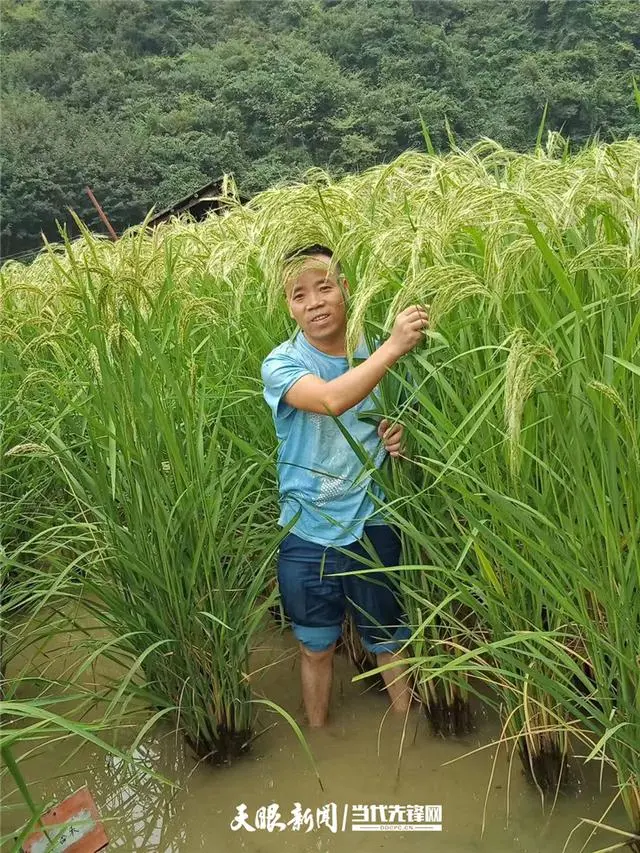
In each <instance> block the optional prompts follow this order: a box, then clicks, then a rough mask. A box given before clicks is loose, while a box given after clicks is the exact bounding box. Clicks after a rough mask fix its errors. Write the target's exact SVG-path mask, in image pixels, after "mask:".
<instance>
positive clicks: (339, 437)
mask: <svg viewBox="0 0 640 853" xmlns="http://www.w3.org/2000/svg"><path fill="white" fill-rule="evenodd" d="M288 262H289V263H288V269H289V275H288V277H287V280H286V282H285V292H286V299H287V304H288V308H289V313H290V315H291V317H292V318H293V319H294V320H295V321H296V323H297V325H298V327H299V332H298V334H297V335H296V336H295V338H294V339H293V340H290V341H287V342H285V343H283V344H280V346H278V347H276V348H275V349H274V350H273V351H272V352H271V353H270V355H269V356H268V357H267V358H266V359H265V361H264V363H263V365H262V379H263V382H264V396H265V399H266V401H267V403H268V404H269V406H270V408H271V410H272V413H273V417H274V422H275V428H276V434H277V438H278V442H279V449H278V479H279V490H280V501H281V515H280V524H281V525H282V526H285V525H287V524H289V523H291V522H293V526H292V528H291V532H290V533H289V534H288V535H287V536H286V537H285V539H284V540H283V542H282V545H281V547H280V555H279V562H278V584H279V587H280V595H281V598H282V604H283V609H284V611H285V613H286V614H287V616H288V618H289V619H290V620H291V623H292V627H293V632H294V635H295V637H296V639H297V640H298V642H299V644H300V650H301V663H300V666H301V676H302V695H303V701H304V706H305V711H306V714H307V718H308V721H309V725H310V726H314V727H315V726H322V725H324V723H325V721H326V718H327V712H328V708H329V699H330V695H331V682H332V674H333V654H334V650H335V644H336V641H337V639H338V637H339V636H340V631H341V626H342V622H343V618H344V615H345V608H346V607H350V608H351V610H352V612H353V614H354V616H355V622H356V626H357V628H358V631H359V633H360V636H361V638H362V641H363V644H364V646H365V648H367V649H368V650H369V651H371V652H373V653H374V654H375V655H376V657H377V662H378V665H379V666H383V665H385V664H393V666H391V667H390V668H389V669H387V670H385V671H384V672H383V677H384V681H385V685H386V688H387V692H388V694H389V698H390V701H391V704H392V707H393V709H394V710H396V711H398V712H406V711H407V709H408V707H409V704H410V701H411V691H410V689H409V685H408V681H407V678H406V675H405V672H404V667H403V665H402V662H401V659H400V658H399V657H398V656H397V652H398V650H399V648H400V646H401V645H402V642H403V640H405V639H406V638H407V636H408V633H407V628H406V627H405V626H404V625H403V614H402V608H401V606H400V604H399V602H398V600H397V598H396V596H395V594H394V592H393V589H392V585H391V582H390V579H389V577H388V575H387V574H386V573H385V572H384V570H383V569H380V570H378V571H376V570H375V568H377V567H381V566H382V567H384V566H395V565H398V562H399V557H400V541H399V537H398V535H397V533H396V532H395V531H394V530H393V529H392V528H391V527H390V526H388V525H387V524H386V523H385V521H384V518H383V517H381V516H380V515H379V513H378V512H376V505H375V504H374V500H373V498H372V493H373V494H375V495H377V496H378V497H379V498H380V499H381V500H382V499H383V495H382V494H381V492H380V490H379V489H378V487H377V486H376V485H375V484H372V483H371V478H370V476H363V466H362V463H361V461H360V460H359V458H358V455H357V454H356V453H355V452H354V450H353V448H352V447H351V445H350V444H349V442H348V441H347V439H346V438H345V436H344V434H343V432H342V431H341V429H340V427H339V426H338V424H337V423H336V419H337V418H339V420H340V422H341V424H342V427H343V429H344V430H346V431H347V432H348V433H349V434H350V435H351V436H352V437H353V438H354V439H355V440H356V441H357V442H358V443H359V444H360V445H362V446H363V447H364V448H365V450H366V451H367V452H368V454H369V455H370V456H371V457H372V458H374V459H375V461H376V464H377V465H379V464H381V463H382V461H383V459H384V456H385V453H389V454H390V455H391V456H398V455H399V454H400V449H401V441H402V427H401V426H400V425H397V424H396V425H393V426H390V425H389V424H388V423H387V421H386V420H383V421H382V422H381V423H380V424H379V425H378V426H377V427H376V425H375V423H371V421H370V420H369V419H365V418H362V417H359V415H360V414H361V413H363V412H366V410H367V408H369V409H370V408H371V407H372V403H371V401H370V400H368V398H369V395H370V394H371V393H372V392H373V391H374V389H375V388H376V386H377V384H378V383H379V382H380V380H381V379H382V377H383V376H384V374H385V373H386V371H387V370H388V369H389V368H390V367H392V366H393V365H394V364H395V363H396V362H397V361H398V359H400V358H401V357H402V356H403V355H404V354H405V353H407V352H409V351H410V350H411V349H412V348H413V347H415V346H416V344H418V343H419V342H420V341H421V340H422V338H423V332H424V330H425V329H426V328H427V324H428V317H427V314H426V312H425V311H424V310H423V309H422V308H421V307H419V306H413V307H411V308H408V309H407V310H405V311H403V312H402V313H400V314H399V315H398V317H397V318H396V321H395V324H394V326H393V330H392V332H391V335H390V336H389V338H388V339H387V340H386V341H384V343H382V344H381V345H380V346H379V347H378V348H377V349H376V350H375V352H373V353H369V352H368V351H367V350H366V348H364V347H363V346H361V347H360V348H359V349H358V351H357V352H356V353H355V355H356V357H361V358H363V359H364V361H362V363H361V364H359V365H358V366H357V367H353V368H349V363H348V361H347V357H346V340H345V336H346V305H345V296H346V280H345V279H344V277H343V276H342V275H341V274H340V270H339V268H338V266H337V265H336V264H335V263H334V261H333V257H332V253H331V250H329V249H327V248H326V247H325V246H319V245H315V246H309V247H306V248H304V249H300V250H299V251H297V252H296V253H294V255H293V256H290V257H289V259H288ZM381 442H382V443H381ZM345 550H348V551H349V552H350V554H352V555H353V556H351V557H349V556H347V555H345V553H344V551H345ZM357 557H360V558H361V559H360V560H358V559H357ZM363 560H364V561H367V562H366V564H363ZM372 564H373V567H374V571H371V567H372ZM365 568H366V569H367V570H368V571H367V573H366V574H365V575H363V576H357V575H353V574H351V575H349V574H348V575H346V576H345V575H344V573H345V572H353V571H354V570H355V571H357V570H359V569H365ZM338 573H341V574H340V576H336V575H337V574H338Z"/></svg>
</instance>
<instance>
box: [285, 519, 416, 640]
mask: <svg viewBox="0 0 640 853" xmlns="http://www.w3.org/2000/svg"><path fill="white" fill-rule="evenodd" d="M367 544H368V546H369V547H367ZM371 548H373V553H372V552H371ZM347 551H348V552H349V553H345V552H347ZM358 558H360V559H358ZM363 560H366V563H365V562H363ZM399 560H400V537H399V536H398V534H397V532H396V531H395V530H394V529H393V528H392V527H388V526H383V525H368V526H367V527H365V530H364V535H363V539H362V540H359V541H357V542H353V543H352V544H350V545H345V546H344V547H343V548H341V549H338V548H333V547H327V546H325V545H318V544H316V543H314V542H307V541H306V540H305V539H301V538H300V537H299V536H296V535H295V534H294V533H289V534H288V535H287V536H286V537H285V539H284V540H283V541H282V544H281V545H280V554H279V558H278V585H279V587H280V597H281V599H282V606H283V610H284V612H285V614H286V615H287V617H288V618H289V620H290V621H291V623H292V628H293V633H294V636H295V637H296V639H297V640H298V641H299V642H300V643H302V645H303V646H305V647H306V648H308V649H310V650H311V651H324V650H325V649H328V648H329V647H330V646H332V645H333V644H334V643H335V642H336V640H337V639H338V637H339V636H340V633H341V631H342V623H343V620H344V617H345V613H346V611H347V610H350V611H351V613H352V614H353V616H354V621H355V624H356V627H357V629H358V633H359V634H360V637H361V639H362V643H363V645H364V647H365V648H366V649H367V650H368V651H370V652H373V653H374V654H379V653H380V652H395V651H397V650H398V649H399V648H400V646H401V645H402V644H403V643H404V641H405V640H407V639H408V637H409V636H410V632H409V630H408V628H407V627H406V625H405V619H404V614H403V609H402V606H401V604H400V602H399V600H398V597H397V594H396V592H395V590H394V585H393V582H392V579H391V576H390V573H387V572H385V571H384V568H383V567H385V566H397V565H398V563H399ZM371 563H374V566H372V565H371ZM377 566H379V567H380V569H379V570H377V568H376V570H374V571H371V569H372V568H374V567H377ZM362 570H366V571H367V573H366V574H364V575H355V574H342V573H343V572H355V571H362Z"/></svg>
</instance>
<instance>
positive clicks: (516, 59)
mask: <svg viewBox="0 0 640 853" xmlns="http://www.w3.org/2000/svg"><path fill="white" fill-rule="evenodd" d="M639 21H640V15H638V4H637V2H636V0H526V1H525V0H429V2H426V0H269V2H260V3H258V2H251V0H224V2H221V1H220V2H210V0H162V2H158V0H2V53H3V56H2V87H3V103H2V113H3V116H2V118H3V131H2V135H3V144H2V154H1V157H2V160H1V165H2V190H3V199H2V205H3V209H2V231H1V235H2V240H3V248H2V252H3V254H4V256H6V255H7V254H15V253H17V252H20V251H24V250H26V249H29V248H31V247H33V246H37V245H38V244H39V242H40V238H39V234H40V231H41V230H43V231H44V233H45V234H46V235H48V236H49V237H51V236H53V237H54V238H55V237H56V229H55V224H54V221H55V219H56V218H58V219H60V220H65V219H68V215H67V210H66V209H67V206H71V207H73V208H74V209H76V210H77V211H78V212H79V213H80V215H81V216H82V217H83V218H86V219H87V220H88V221H89V222H91V223H94V222H95V223H96V225H98V222H97V219H96V217H95V213H94V211H93V208H91V206H90V204H89V201H88V199H87V197H86V196H85V194H84V191H83V190H84V186H85V185H86V184H88V185H90V186H91V187H92V188H93V189H94V191H95V192H96V194H97V196H98V198H99V200H100V201H101V202H102V203H103V204H104V207H105V209H106V210H107V212H108V214H109V216H110V217H111V218H112V220H113V222H114V224H115V226H116V228H117V229H118V230H122V229H123V228H124V227H126V226H128V225H132V224H135V223H137V222H139V221H141V220H142V218H143V216H144V214H145V213H146V212H147V210H148V209H149V208H150V207H151V206H152V205H157V206H164V205H166V204H169V203H171V202H173V201H175V200H176V199H178V198H180V197H182V196H183V195H185V194H186V193H188V192H190V191H191V190H193V189H194V188H197V187H199V186H201V185H203V184H204V183H206V182H207V181H209V180H211V179H213V178H216V177H218V176H219V175H220V174H222V173H223V172H233V173H234V174H235V176H236V178H237V181H238V184H239V186H240V188H241V190H242V191H244V192H245V193H246V194H248V195H251V194H253V193H255V192H257V191H258V190H261V189H264V188H266V187H267V186H271V185H272V184H273V183H274V182H275V181H276V180H279V179H281V178H294V177H296V176H298V175H300V174H301V173H302V172H303V171H304V170H306V169H308V168H309V167H311V166H314V165H315V166H321V167H324V168H328V169H329V170H330V171H331V172H332V174H334V175H336V176H337V175H340V174H343V173H344V172H347V171H353V170H361V169H363V168H366V167H369V166H372V165H374V164H376V163H380V162H384V161H388V160H390V159H392V158H393V157H395V156H397V155H398V154H399V153H401V152H402V151H404V150H406V149H407V148H411V147H414V148H423V146H424V143H423V139H422V136H421V127H420V120H419V115H420V114H421V115H422V116H423V117H424V120H425V122H426V123H427V125H428V126H429V128H430V131H431V134H432V139H433V141H434V144H435V146H436V149H442V148H446V147H448V140H447V134H446V129H445V122H444V119H445V116H446V118H447V119H448V122H449V124H450V127H451V130H452V132H453V133H454V134H455V136H456V138H457V140H458V141H459V142H460V143H461V144H463V145H465V144H467V143H470V142H472V141H475V140H477V139H479V138H480V137H481V136H488V137H491V138H493V139H496V140H497V141H499V142H500V143H501V144H503V145H505V146H508V147H511V148H513V149H516V150H524V149H525V148H527V147H530V146H531V145H533V143H534V142H535V138H536V131H537V128H538V125H539V122H540V119H541V116H542V113H543V109H544V105H545V103H548V105H549V110H548V127H549V128H550V129H552V130H553V129H562V130H563V132H564V134H565V135H567V136H570V137H571V139H572V140H573V142H574V143H582V142H583V141H584V140H585V139H586V138H587V137H589V136H592V135H593V134H595V133H600V135H601V137H602V138H604V139H613V138H624V137H626V136H627V135H628V134H630V133H634V134H638V133H640V121H639V118H638V114H637V111H636V110H635V107H634V104H633V97H632V93H631V85H632V83H631V77H632V72H634V71H635V72H636V74H637V72H638V69H640V24H639ZM99 227H101V226H99Z"/></svg>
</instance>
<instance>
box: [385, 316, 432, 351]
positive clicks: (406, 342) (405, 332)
mask: <svg viewBox="0 0 640 853" xmlns="http://www.w3.org/2000/svg"><path fill="white" fill-rule="evenodd" d="M428 328H429V315H428V314H427V312H426V310H425V309H424V308H422V306H420V305H411V306H410V307H409V308H405V310H404V311H401V312H400V313H399V314H398V316H397V317H396V320H395V323H394V324H393V329H392V330H391V334H390V335H389V338H388V339H387V345H388V346H391V347H392V348H393V349H394V351H395V352H396V353H397V354H398V357H401V356H403V355H405V354H406V353H408V352H409V351H410V350H412V349H413V348H414V347H415V346H416V344H418V343H420V341H422V340H424V335H423V332H424V330H425V329H428Z"/></svg>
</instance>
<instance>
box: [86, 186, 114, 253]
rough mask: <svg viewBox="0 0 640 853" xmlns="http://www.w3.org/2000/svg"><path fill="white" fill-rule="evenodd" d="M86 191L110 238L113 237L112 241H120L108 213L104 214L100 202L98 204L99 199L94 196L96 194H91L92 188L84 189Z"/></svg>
mask: <svg viewBox="0 0 640 853" xmlns="http://www.w3.org/2000/svg"><path fill="white" fill-rule="evenodd" d="M84 191H85V192H86V194H87V195H88V196H89V199H90V201H91V204H92V205H93V206H94V207H95V209H96V210H97V211H98V216H99V217H100V219H101V220H102V221H103V223H104V225H105V227H106V229H107V231H108V232H109V236H110V237H111V239H112V240H117V239H118V235H117V234H116V232H115V231H114V230H113V226H112V225H111V223H110V222H109V220H108V219H107V214H106V213H105V212H104V210H103V209H102V208H101V207H100V204H99V202H98V199H97V198H96V197H95V196H94V194H93V193H92V192H91V187H85V188H84Z"/></svg>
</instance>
